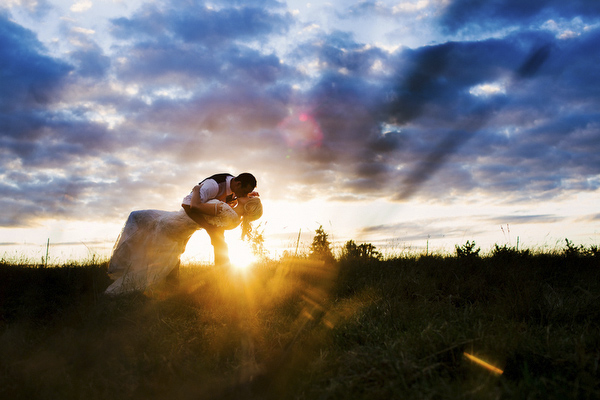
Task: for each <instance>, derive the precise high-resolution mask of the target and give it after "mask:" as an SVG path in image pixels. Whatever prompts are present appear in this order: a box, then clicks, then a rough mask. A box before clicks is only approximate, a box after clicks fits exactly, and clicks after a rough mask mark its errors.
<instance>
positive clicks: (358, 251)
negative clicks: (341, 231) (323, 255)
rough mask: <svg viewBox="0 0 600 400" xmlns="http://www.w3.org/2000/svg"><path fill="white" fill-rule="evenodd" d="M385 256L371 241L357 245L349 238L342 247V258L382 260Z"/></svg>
mask: <svg viewBox="0 0 600 400" xmlns="http://www.w3.org/2000/svg"><path fill="white" fill-rule="evenodd" d="M382 258H383V256H382V255H381V253H380V252H379V251H377V250H376V247H375V246H373V245H372V244H371V243H363V244H360V245H357V244H356V243H354V240H348V241H347V242H346V244H345V245H344V247H343V248H342V254H341V259H342V260H354V259H363V260H381V259H382Z"/></svg>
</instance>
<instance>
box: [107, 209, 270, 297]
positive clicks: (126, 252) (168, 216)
mask: <svg viewBox="0 0 600 400" xmlns="http://www.w3.org/2000/svg"><path fill="white" fill-rule="evenodd" d="M185 208H186V206H185V204H183V208H181V209H180V210H179V211H161V210H141V211H133V212H132V213H131V214H129V218H127V222H126V223H125V226H124V227H123V230H122V232H121V234H120V235H119V238H118V239H117V242H116V244H115V246H114V248H113V254H112V257H111V259H110V263H109V266H108V273H109V275H110V276H111V277H112V278H113V279H116V280H115V281H114V282H113V283H112V284H111V285H110V286H109V287H108V288H107V289H106V292H105V293H108V294H120V293H126V292H131V291H134V290H145V289H146V288H149V287H151V286H153V285H155V284H157V283H159V282H160V281H162V280H163V279H165V278H166V277H167V275H169V273H171V271H173V270H174V269H175V268H177V267H178V266H179V257H180V256H181V254H182V253H183V252H184V251H185V246H186V245H187V242H188V240H189V239H190V237H191V236H192V234H193V233H194V232H195V231H196V230H198V229H200V228H201V226H200V225H198V224H197V223H196V222H194V220H192V218H191V217H190V216H188V213H187V211H189V210H186V209H185ZM197 211H199V212H200V213H202V215H203V217H204V220H205V221H206V222H207V223H208V224H209V225H211V226H216V227H221V228H224V229H227V230H230V229H234V228H236V227H237V226H238V225H239V224H240V222H241V224H242V238H244V236H246V235H247V234H248V233H249V231H250V229H251V227H250V222H252V221H254V220H256V219H258V218H260V217H261V216H262V203H261V201H260V199H259V198H258V197H238V198H237V205H235V206H233V207H232V206H230V205H229V204H227V203H224V202H222V201H220V200H216V199H213V200H209V201H208V202H206V203H204V204H202V205H201V206H200V207H197Z"/></svg>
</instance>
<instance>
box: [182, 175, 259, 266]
mask: <svg viewBox="0 0 600 400" xmlns="http://www.w3.org/2000/svg"><path fill="white" fill-rule="evenodd" d="M198 185H199V186H200V189H199V193H200V202H201V203H206V202H207V201H209V200H212V199H217V200H221V201H223V202H225V203H231V202H232V201H234V200H235V199H236V198H238V197H244V196H247V195H248V193H250V192H252V191H253V190H254V188H256V178H255V177H254V175H252V174H250V173H248V172H244V173H242V174H239V175H238V176H236V177H234V176H233V175H231V174H216V175H213V176H210V177H208V178H206V179H204V180H203V181H202V182H200V183H199V184H198ZM184 209H185V212H186V213H187V215H188V216H189V217H190V218H191V219H193V220H194V221H195V222H196V223H197V224H198V225H200V226H201V227H203V228H204V229H205V230H206V232H207V233H208V235H209V236H210V242H211V244H212V245H213V248H214V252H215V266H227V265H229V249H228V247H227V243H226V242H225V229H223V228H222V227H216V226H213V225H210V224H208V223H207V222H206V220H205V219H204V217H203V215H202V214H201V213H199V212H198V211H197V210H195V209H194V204H190V206H189V207H184Z"/></svg>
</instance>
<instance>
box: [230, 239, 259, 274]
mask: <svg viewBox="0 0 600 400" xmlns="http://www.w3.org/2000/svg"><path fill="white" fill-rule="evenodd" d="M227 244H228V246H229V259H230V260H231V265H232V266H233V268H235V269H238V270H245V269H247V268H248V267H249V266H250V265H251V264H252V263H254V262H255V261H256V256H255V255H254V254H253V253H252V248H251V247H250V243H248V242H247V241H243V240H241V239H239V238H236V239H234V240H227Z"/></svg>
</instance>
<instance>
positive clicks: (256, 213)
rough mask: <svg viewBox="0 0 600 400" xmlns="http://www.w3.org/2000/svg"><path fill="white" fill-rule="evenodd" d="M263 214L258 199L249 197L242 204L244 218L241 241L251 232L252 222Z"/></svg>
mask: <svg viewBox="0 0 600 400" xmlns="http://www.w3.org/2000/svg"><path fill="white" fill-rule="evenodd" d="M262 214H263V207H262V203H261V201H260V198H258V197H250V198H249V199H248V201H247V202H246V204H244V217H243V218H242V239H244V238H246V236H248V235H249V234H250V232H252V225H251V224H250V223H251V222H252V221H256V220H257V219H259V218H260V217H261V216H262Z"/></svg>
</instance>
